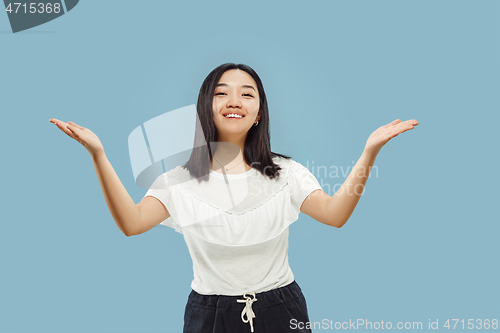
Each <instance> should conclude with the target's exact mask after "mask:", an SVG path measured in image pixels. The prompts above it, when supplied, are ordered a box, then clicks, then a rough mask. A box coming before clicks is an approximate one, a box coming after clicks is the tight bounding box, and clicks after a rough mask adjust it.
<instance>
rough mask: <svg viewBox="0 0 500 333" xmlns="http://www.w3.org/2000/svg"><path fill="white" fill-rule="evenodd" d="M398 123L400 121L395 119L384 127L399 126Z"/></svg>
mask: <svg viewBox="0 0 500 333" xmlns="http://www.w3.org/2000/svg"><path fill="white" fill-rule="evenodd" d="M400 122H401V119H396V120H393V121H391V122H390V123H389V124H387V125H385V126H384V127H389V126H392V125H396V124H399V123H400Z"/></svg>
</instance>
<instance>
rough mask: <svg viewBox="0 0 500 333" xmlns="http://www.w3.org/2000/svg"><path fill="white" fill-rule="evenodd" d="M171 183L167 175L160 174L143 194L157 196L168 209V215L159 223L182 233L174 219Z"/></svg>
mask: <svg viewBox="0 0 500 333" xmlns="http://www.w3.org/2000/svg"><path fill="white" fill-rule="evenodd" d="M171 185H172V184H170V181H169V178H168V177H167V175H166V174H165V173H164V174H161V175H159V176H158V178H156V180H155V181H154V182H153V184H152V185H151V187H150V188H149V190H148V191H147V192H146V194H145V195H144V197H143V199H144V198H145V197H148V196H150V197H155V198H157V199H158V200H159V201H160V202H161V203H162V204H163V206H165V208H166V209H167V210H168V212H169V214H170V217H169V218H167V219H166V220H165V221H163V222H161V223H160V224H161V225H164V226H167V227H170V228H172V229H175V231H177V232H178V233H180V234H182V228H181V227H180V225H179V224H178V223H177V221H176V220H175V219H176V218H177V211H176V209H175V205H174V201H173V200H172V186H171Z"/></svg>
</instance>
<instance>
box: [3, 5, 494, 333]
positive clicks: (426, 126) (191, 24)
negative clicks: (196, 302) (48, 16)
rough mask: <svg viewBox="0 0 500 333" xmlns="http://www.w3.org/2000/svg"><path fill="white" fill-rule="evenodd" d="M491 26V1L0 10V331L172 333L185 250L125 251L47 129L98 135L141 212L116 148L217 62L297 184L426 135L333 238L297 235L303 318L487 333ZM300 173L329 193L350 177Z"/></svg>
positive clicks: (187, 278)
mask: <svg viewBox="0 0 500 333" xmlns="http://www.w3.org/2000/svg"><path fill="white" fill-rule="evenodd" d="M499 15H500V3H499V1H493V0H482V1H472V0H471V1H462V0H440V1H430V0H425V1H400V0H397V1H396V0H395V1H389V0H378V1H373V0H369V1H361V0H358V1H314V2H309V3H306V2H302V3H297V2H288V1H287V2H285V1H279V2H274V3H273V2H267V1H250V2H240V3H235V2H232V1H227V2H226V1H210V2H208V1H204V2H201V1H200V2H180V1H179V2H172V1H159V0H158V1H144V2H139V1H137V2H136V1H117V0H114V1H111V0H109V1H101V2H97V1H80V3H79V4H78V5H77V6H76V7H75V8H74V9H73V10H72V11H71V12H69V13H68V14H66V15H63V16H61V17H60V18H58V19H56V20H54V21H51V22H48V23H46V24H44V25H41V26H39V27H36V28H33V29H31V30H27V31H25V32H20V33H16V34H12V32H11V31H10V26H9V22H8V19H7V14H6V13H3V14H2V13H0V32H1V33H0V45H1V53H0V57H1V64H2V65H1V70H0V103H1V110H2V123H3V128H2V131H0V138H1V144H2V151H3V159H2V166H1V168H2V169H1V170H2V175H3V180H2V189H3V191H2V200H1V204H2V211H3V212H4V214H3V217H2V223H1V233H0V256H1V266H2V271H1V274H0V286H1V297H0V316H1V318H0V332H2V333H4V332H5V333H21V332H23V333H24V332H53V333H55V332H65V333H66V332H86V333H87V332H95V333H100V332H103V333H104V332H106V333H109V332H120V333H132V332H134V333H135V332H137V333H146V332H148V333H149V332H151V333H153V332H181V330H182V323H183V315H184V307H185V304H186V301H187V296H188V294H189V292H190V290H191V288H190V284H191V281H192V277H193V276H192V274H193V273H192V262H191V258H190V256H189V253H188V251H187V247H186V245H185V243H184V240H183V238H182V235H180V234H178V233H176V232H175V231H174V230H172V229H170V228H168V227H164V226H158V227H155V228H153V229H151V230H150V231H149V232H146V233H144V234H141V235H138V236H133V237H125V236H124V235H123V234H122V233H121V232H120V230H119V229H118V227H117V226H116V224H115V222H114V220H113V218H112V216H111V214H110V213H109V211H108V208H107V205H106V202H105V200H104V197H103V195H102V192H101V189H100V186H99V182H98V180H97V177H96V174H95V171H94V169H93V165H92V162H91V159H90V157H89V154H88V153H87V151H86V150H85V148H84V147H82V146H81V145H80V144H79V143H78V142H76V141H75V140H73V139H71V138H69V137H68V136H66V135H65V134H64V133H62V132H61V131H60V130H59V129H58V128H57V127H56V126H55V125H53V124H51V123H49V121H48V120H49V118H52V117H53V118H58V119H60V120H63V121H70V120H71V121H74V122H76V123H77V124H79V125H81V126H84V127H87V128H89V129H91V130H92V131H93V132H94V133H96V134H97V135H98V136H99V138H100V140H101V142H102V143H103V145H104V148H105V150H106V155H107V156H108V159H109V160H110V162H111V164H112V165H113V167H114V170H115V171H116V173H117V174H118V176H119V178H120V180H121V181H122V183H123V185H124V186H125V188H126V189H127V191H128V193H129V194H130V196H131V197H132V199H133V200H134V202H136V203H138V202H139V201H140V200H141V198H142V196H143V195H144V194H145V193H146V189H144V188H140V187H138V186H137V185H136V184H135V182H134V179H133V175H132V170H131V165H130V159H129V155H128V146H127V138H128V135H129V133H130V132H131V131H132V130H133V129H134V128H136V127H137V126H139V125H140V124H142V123H143V122H145V121H147V120H149V119H151V118H153V117H155V116H157V115H160V114H163V113H165V112H168V111H170V110H174V109H177V108H180V107H183V106H186V105H189V104H193V103H196V99H197V94H198V90H199V88H200V86H201V83H202V81H203V79H204V78H205V76H206V75H207V74H208V73H209V72H210V71H211V70H212V69H213V68H215V67H216V66H218V65H220V64H222V63H224V62H236V63H245V64H248V65H250V66H251V67H253V68H254V69H255V70H256V71H257V73H258V74H259V75H260V77H261V79H262V81H263V83H264V87H265V89H266V94H267V96H268V100H269V108H270V117H271V136H272V142H271V143H272V150H273V151H276V152H279V153H283V154H288V155H291V156H292V158H293V159H294V160H296V161H298V162H300V163H302V164H303V165H304V166H307V167H308V168H309V169H310V170H311V171H313V169H312V166H313V165H314V166H315V167H316V166H318V165H322V166H326V167H327V168H330V167H337V168H339V170H340V168H343V170H344V171H345V172H347V173H348V172H349V170H350V168H352V166H353V165H354V164H355V163H356V161H357V159H358V158H359V157H360V155H361V153H362V151H363V148H364V145H365V143H366V140H367V138H368V136H369V135H370V134H371V133H372V132H373V131H374V130H376V129H377V128H378V127H380V126H382V125H385V124H387V123H389V122H391V121H392V120H394V119H397V118H399V119H401V120H403V121H405V120H408V119H416V120H418V121H419V123H420V125H419V126H416V128H415V129H414V130H412V131H408V132H405V133H403V134H401V135H399V136H397V137H395V138H393V139H392V140H390V141H389V142H388V143H387V144H386V146H384V147H383V148H382V150H381V152H380V154H379V155H378V157H377V159H376V161H375V166H376V167H377V169H378V175H375V174H374V173H372V175H371V176H370V179H369V180H368V182H367V186H366V189H365V194H364V195H363V196H362V198H361V199H360V201H359V204H358V206H357V208H356V210H355V211H354V213H353V214H352V216H351V218H350V220H349V221H348V222H347V224H346V225H345V226H344V227H342V228H341V229H336V228H332V227H328V226H326V225H323V224H321V223H319V222H317V221H315V220H313V219H311V218H309V217H308V216H307V215H304V214H300V218H299V220H298V221H296V222H294V223H293V224H292V225H291V227H290V249H289V260H290V266H291V268H292V271H293V272H294V274H295V278H296V280H297V282H298V283H299V285H300V286H301V288H302V290H303V292H304V295H305V296H306V299H307V303H308V308H309V315H310V319H311V321H322V320H323V319H327V320H333V321H334V322H337V321H338V322H349V320H351V321H355V320H357V319H365V320H368V321H371V322H381V321H382V320H383V321H384V322H387V321H391V322H392V323H393V326H394V327H395V325H396V323H397V322H398V321H401V322H407V321H408V322H414V321H415V322H417V321H418V322H422V323H423V327H424V330H427V325H428V322H429V319H430V320H431V321H435V320H437V319H438V320H439V327H440V329H439V330H435V331H448V330H447V329H445V328H443V324H444V323H445V321H446V319H452V318H456V319H464V320H465V323H466V325H467V320H468V319H474V320H475V319H482V320H484V319H490V320H491V319H494V318H497V319H499V317H500V301H499V299H500V288H499V284H498V281H499V280H500V279H499V278H500V271H499V267H500V266H499V250H500V245H499V242H498V235H499V231H500V226H499V218H498V213H497V210H496V208H495V207H497V206H498V202H499V201H498V199H499V196H498V194H497V189H498V187H499V177H498V166H499V162H500V161H499V158H498V136H497V135H498V134H497V133H498V122H499V115H498V114H499V113H498V107H499V98H498V97H499V95H498V94H499V88H500V87H499V83H500V82H499V77H500V76H499V74H500V68H499V59H500V21H499ZM347 168H349V169H347ZM313 173H314V174H315V175H316V176H317V178H318V181H320V183H322V184H323V186H324V190H325V192H327V193H328V194H330V195H333V194H334V192H333V190H332V189H331V187H333V186H335V185H337V188H338V186H340V184H342V183H343V181H344V178H345V177H346V176H347V173H346V174H345V175H342V174H340V175H339V177H337V178H332V177H325V175H324V174H321V173H320V174H317V173H316V172H315V171H314V172H313ZM325 184H329V185H325ZM328 186H330V190H329V189H328ZM256 320H258V318H256ZM474 323H475V321H474ZM452 324H453V323H452ZM461 325H462V324H460V326H457V328H456V330H458V327H461ZM452 327H453V326H452ZM316 331H319V330H318V329H317V330H316Z"/></svg>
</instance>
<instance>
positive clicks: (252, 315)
mask: <svg viewBox="0 0 500 333" xmlns="http://www.w3.org/2000/svg"><path fill="white" fill-rule="evenodd" d="M246 295H253V298H251V297H249V296H246ZM243 297H245V299H237V300H236V301H237V302H238V303H247V304H246V305H245V307H244V308H243V311H242V312H241V320H243V322H244V323H245V324H246V323H248V322H249V321H250V328H251V330H252V332H253V318H255V313H253V310H252V303H253V302H255V301H256V300H257V298H255V293H254V292H253V291H252V292H248V293H245V294H243ZM245 314H246V315H247V319H246V320H245Z"/></svg>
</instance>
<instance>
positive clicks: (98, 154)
mask: <svg viewBox="0 0 500 333" xmlns="http://www.w3.org/2000/svg"><path fill="white" fill-rule="evenodd" d="M105 156H106V154H105V153H104V149H99V150H98V151H95V152H90V157H91V158H92V160H94V161H96V160H98V159H101V158H103V157H105Z"/></svg>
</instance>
